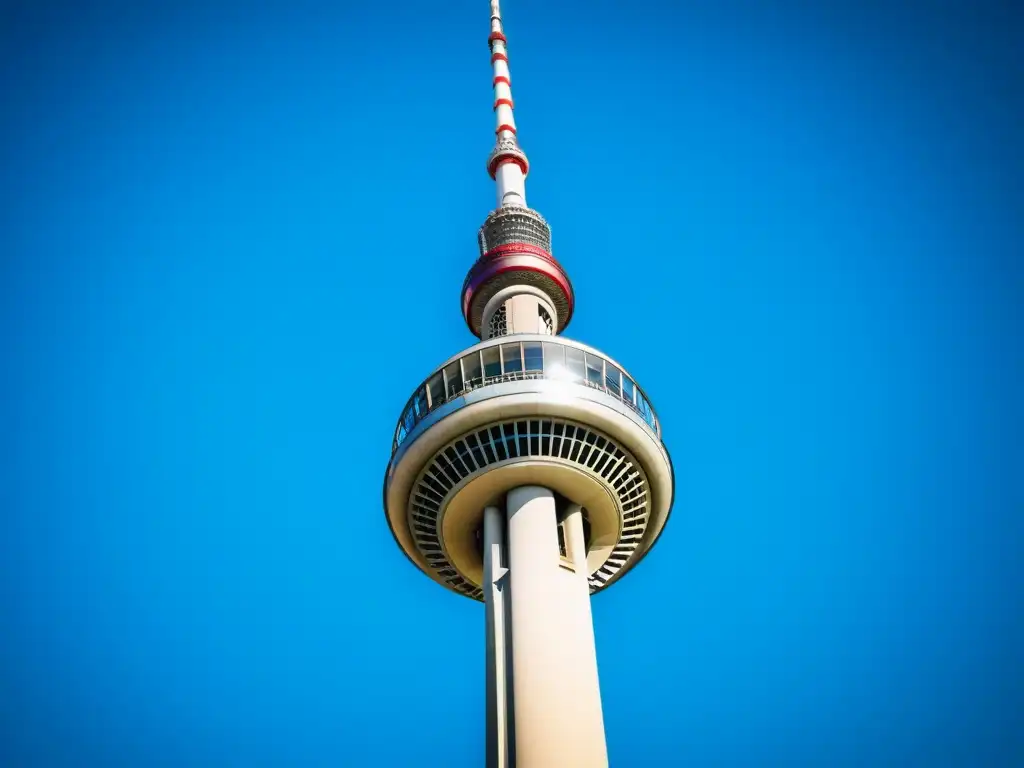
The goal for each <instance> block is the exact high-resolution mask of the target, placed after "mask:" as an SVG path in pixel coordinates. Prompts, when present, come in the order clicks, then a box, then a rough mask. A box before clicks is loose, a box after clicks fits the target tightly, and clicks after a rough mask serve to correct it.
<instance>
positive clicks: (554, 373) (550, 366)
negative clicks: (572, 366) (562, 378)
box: [544, 341, 565, 378]
mask: <svg viewBox="0 0 1024 768" xmlns="http://www.w3.org/2000/svg"><path fill="white" fill-rule="evenodd" d="M544 370H546V371H550V374H551V377H552V378H558V376H559V374H560V373H562V372H564V370H565V347H563V346H561V345H559V344H551V343H549V342H547V341H545V342H544Z"/></svg>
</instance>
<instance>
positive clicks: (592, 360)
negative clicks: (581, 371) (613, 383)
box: [587, 352, 604, 387]
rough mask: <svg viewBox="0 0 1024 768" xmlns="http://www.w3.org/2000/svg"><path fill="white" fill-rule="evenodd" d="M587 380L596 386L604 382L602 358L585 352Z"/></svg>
mask: <svg viewBox="0 0 1024 768" xmlns="http://www.w3.org/2000/svg"><path fill="white" fill-rule="evenodd" d="M587 381H589V382H590V383H591V384H594V385H596V386H598V387H601V386H603V384H604V360H603V359H602V358H600V357H597V356H596V355H592V354H590V353H589V352H587Z"/></svg>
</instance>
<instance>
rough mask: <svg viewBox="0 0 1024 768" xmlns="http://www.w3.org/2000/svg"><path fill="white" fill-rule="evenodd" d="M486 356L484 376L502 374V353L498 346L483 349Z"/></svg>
mask: <svg viewBox="0 0 1024 768" xmlns="http://www.w3.org/2000/svg"><path fill="white" fill-rule="evenodd" d="M482 353H483V358H484V376H486V377H487V378H490V377H491V376H501V355H500V353H499V352H498V348H497V347H488V348H487V349H484V350H482Z"/></svg>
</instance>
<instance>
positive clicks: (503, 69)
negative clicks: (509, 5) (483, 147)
mask: <svg viewBox="0 0 1024 768" xmlns="http://www.w3.org/2000/svg"><path fill="white" fill-rule="evenodd" d="M487 42H488V44H489V45H490V48H491V69H492V70H493V74H494V80H493V86H494V121H495V131H494V133H495V134H496V136H497V141H496V143H495V145H494V149H493V150H492V151H491V155H490V157H488V158H487V172H488V173H489V174H491V178H492V179H494V180H495V182H496V183H497V188H498V189H497V191H498V207H499V208H500V207H503V206H506V205H515V206H524V207H525V206H526V174H528V173H529V172H530V162H529V160H527V159H526V153H525V152H523V150H522V149H520V148H519V142H518V141H517V140H516V120H515V117H514V115H513V114H512V107H513V102H512V78H511V74H510V72H509V67H508V41H507V40H506V38H505V32H504V30H503V29H502V25H501V8H500V7H499V5H498V0H491V35H490V37H488V38H487Z"/></svg>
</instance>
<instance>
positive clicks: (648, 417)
mask: <svg viewBox="0 0 1024 768" xmlns="http://www.w3.org/2000/svg"><path fill="white" fill-rule="evenodd" d="M636 407H637V410H638V411H640V415H641V416H643V417H644V420H645V421H646V422H647V423H648V424H650V425H652V426H653V425H654V411H652V410H651V405H650V403H648V402H647V398H645V397H644V396H643V395H641V394H640V393H639V392H637V393H636Z"/></svg>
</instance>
